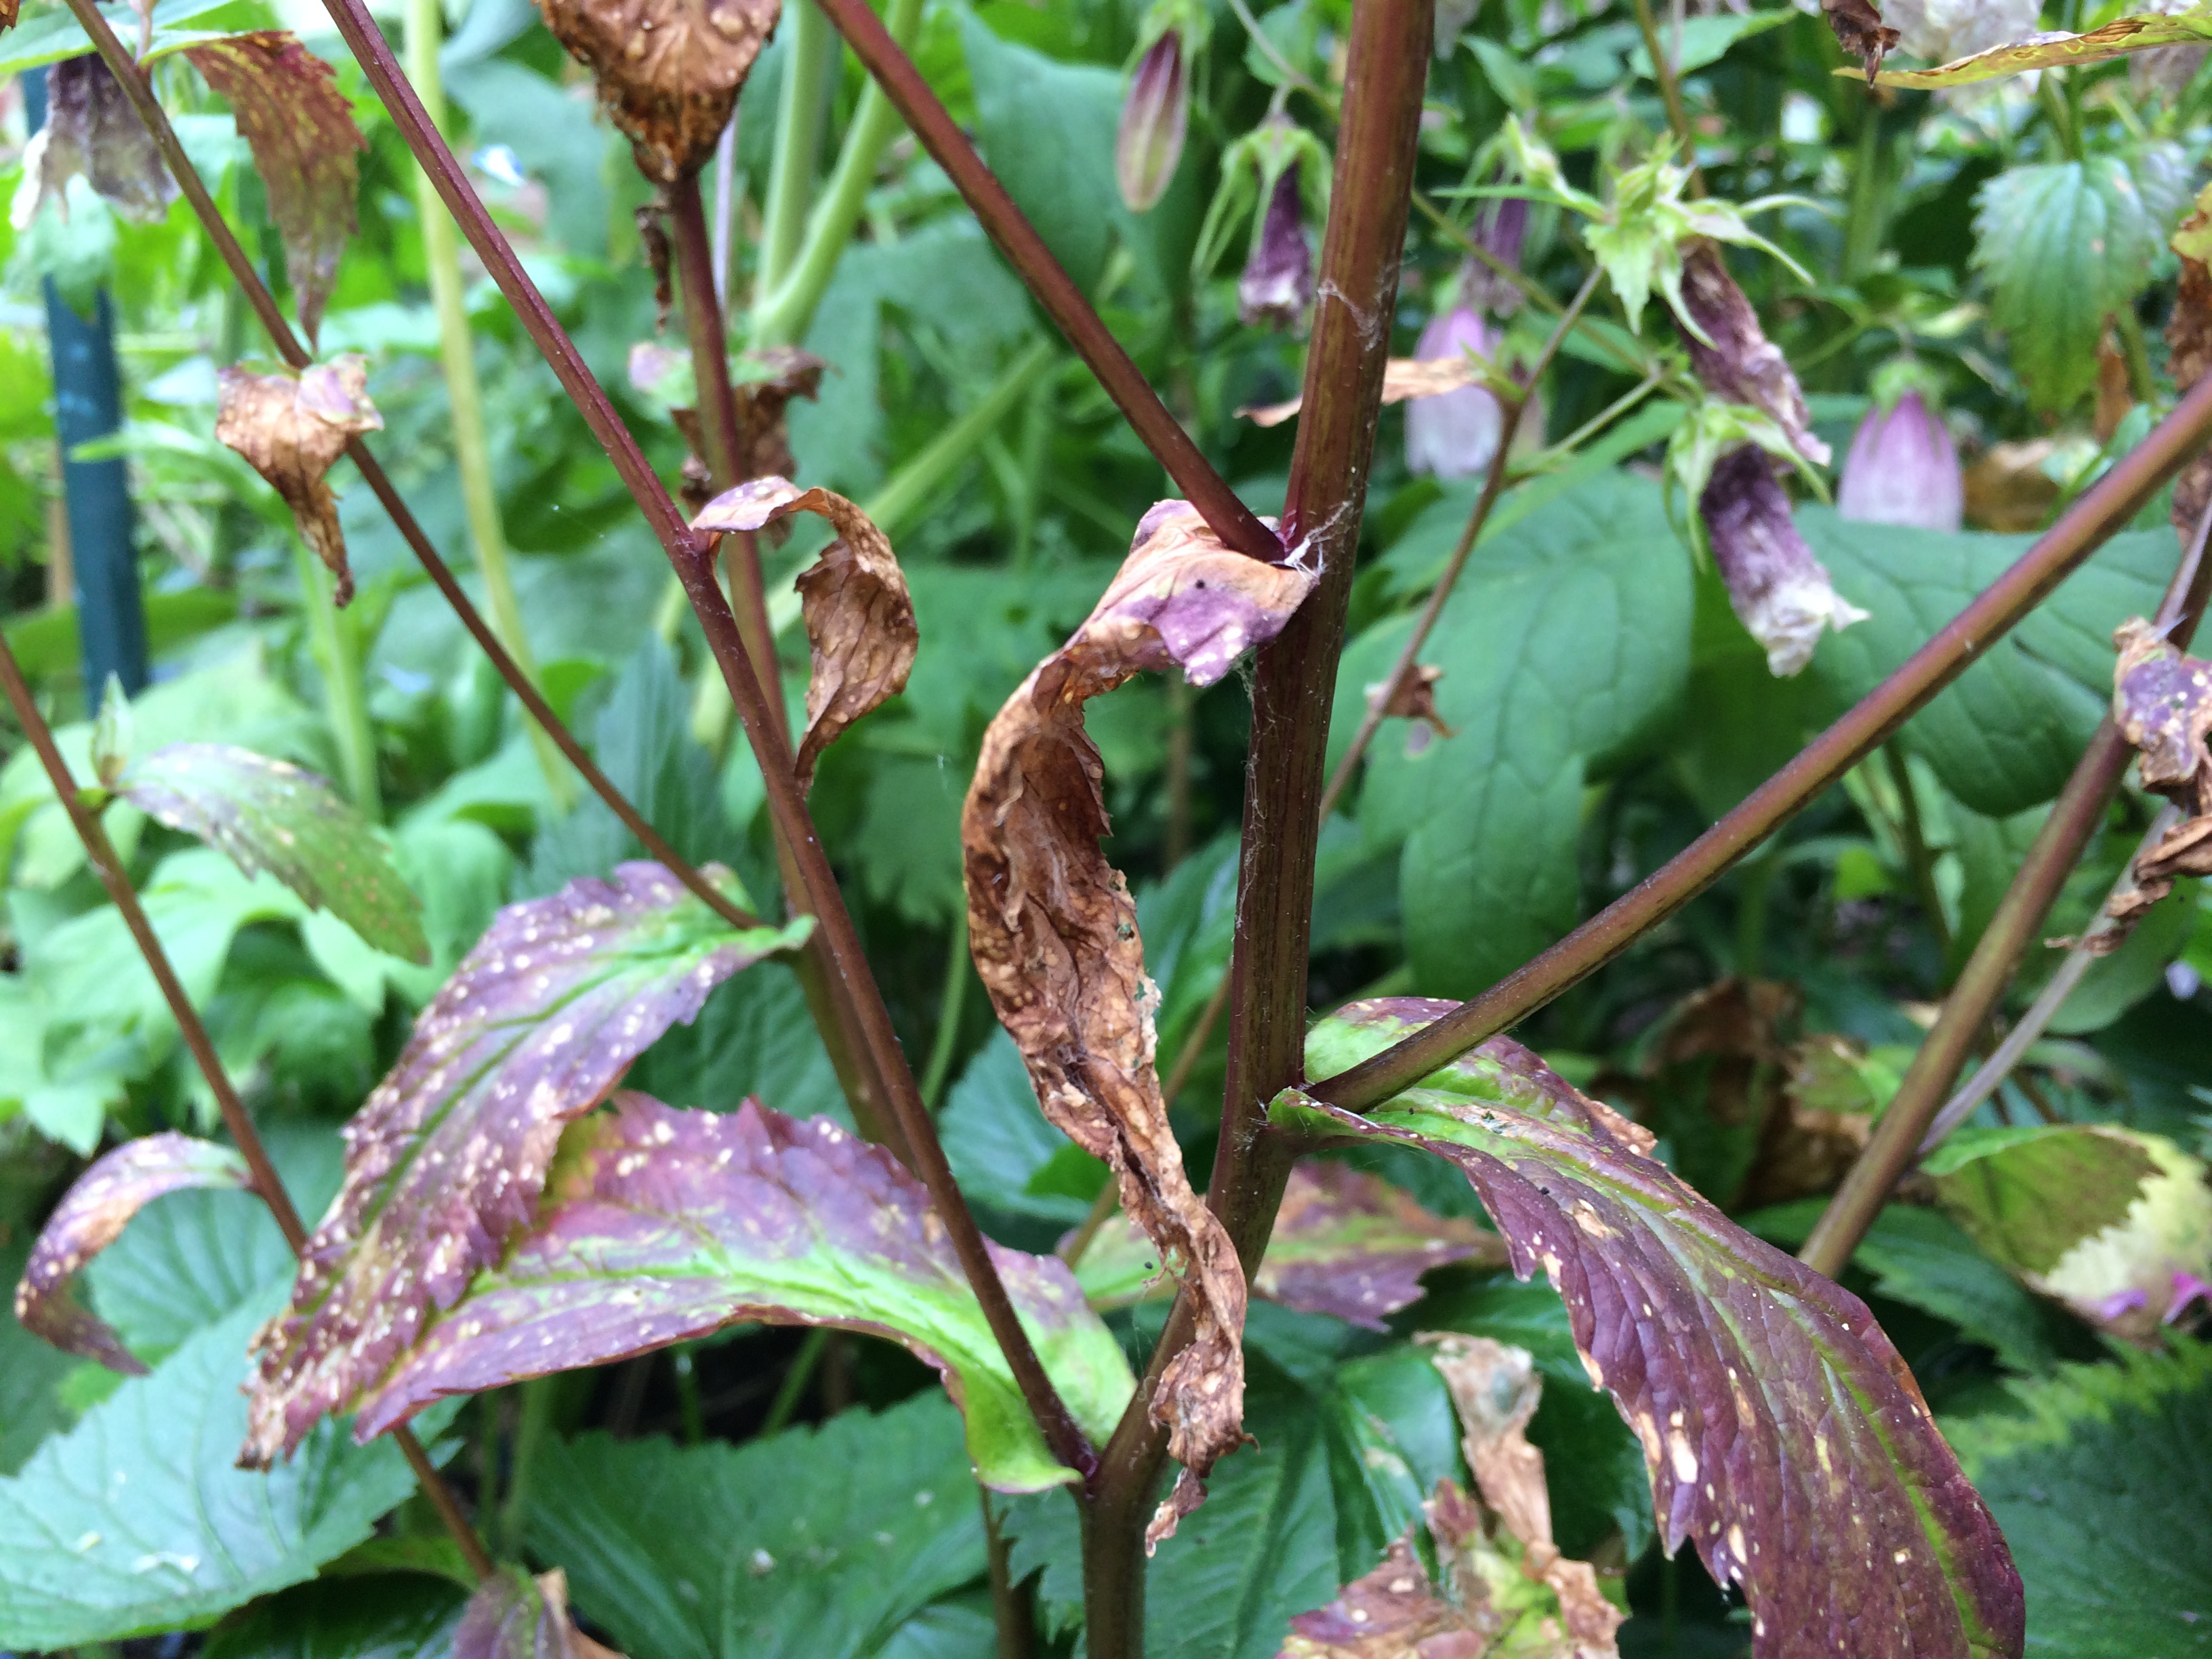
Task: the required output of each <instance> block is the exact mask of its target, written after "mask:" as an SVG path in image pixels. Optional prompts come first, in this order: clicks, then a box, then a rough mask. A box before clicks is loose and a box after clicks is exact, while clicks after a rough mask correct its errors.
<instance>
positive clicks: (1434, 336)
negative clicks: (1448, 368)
mask: <svg viewBox="0 0 2212 1659" xmlns="http://www.w3.org/2000/svg"><path fill="white" fill-rule="evenodd" d="M1491 348H1492V339H1491V335H1490V329H1489V327H1488V325H1486V324H1485V323H1484V322H1483V320H1482V318H1481V316H1480V313H1477V312H1475V311H1474V309H1473V308H1472V307H1469V306H1468V305H1467V304H1465V303H1464V302H1462V303H1461V304H1459V305H1455V306H1454V307H1452V308H1451V309H1450V310H1449V311H1447V312H1444V313H1442V314H1441V315H1439V316H1437V317H1433V318H1431V319H1430V320H1429V325H1428V326H1427V327H1426V328H1425V329H1423V330H1422V331H1421V337H1420V341H1419V343H1418V344H1416V345H1415V346H1414V348H1413V356H1415V357H1416V358H1417V359H1419V361H1421V362H1435V361H1437V359H1439V358H1446V359H1450V360H1453V361H1457V360H1458V359H1459V358H1460V356H1462V354H1464V353H1467V352H1473V353H1474V355H1475V356H1478V357H1487V356H1489V355H1490V352H1491ZM1504 422H1505V414H1504V410H1502V409H1501V408H1499V407H1498V399H1497V398H1495V397H1493V396H1492V394H1491V393H1490V392H1487V391H1486V390H1485V389H1484V388H1482V387H1481V386H1462V387H1461V388H1460V389H1459V390H1458V391H1456V392H1444V393H1443V394H1442V395H1441V396H1438V397H1434V398H1415V399H1413V401H1412V402H1411V403H1409V404H1407V405H1406V469H1407V471H1410V472H1425V473H1427V474H1428V475H1429V476H1430V477H1433V478H1436V479H1438V480H1440V481H1443V482H1446V483H1449V481H1450V480H1452V479H1454V478H1468V477H1475V476H1477V475H1479V474H1480V473H1482V472H1485V471H1488V470H1489V466H1490V464H1491V462H1492V460H1493V459H1496V457H1497V454H1498V435H1499V434H1500V432H1501V431H1503V429H1504Z"/></svg>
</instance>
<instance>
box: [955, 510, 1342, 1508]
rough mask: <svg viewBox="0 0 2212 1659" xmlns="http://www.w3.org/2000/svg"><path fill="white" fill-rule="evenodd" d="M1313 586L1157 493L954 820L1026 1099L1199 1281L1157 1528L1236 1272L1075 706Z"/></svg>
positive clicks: (1237, 1412) (1224, 1403)
mask: <svg viewBox="0 0 2212 1659" xmlns="http://www.w3.org/2000/svg"><path fill="white" fill-rule="evenodd" d="M1313 582H1314V578H1313V574H1312V573H1311V572H1310V571H1307V570H1304V569H1302V568H1298V567H1297V566H1295V565H1267V564H1261V563H1260V562H1258V561H1256V560H1253V559H1248V558H1246V557H1244V556H1243V555H1241V554H1238V553H1235V552H1232V551H1231V550H1229V549H1227V548H1225V547H1224V546H1223V545H1222V544H1221V543H1220V541H1219V539H1218V538H1217V537H1215V536H1214V534H1213V532H1212V531H1210V530H1208V529H1207V528H1206V522H1205V520H1202V519H1201V518H1200V516H1199V515H1198V513H1196V512H1195V511H1194V509H1193V508H1192V507H1189V506H1188V504H1187V503H1185V502H1182V501H1162V502H1160V503H1159V504H1158V505H1157V506H1155V507H1153V508H1152V510H1151V511H1150V512H1148V513H1146V514H1145V516H1144V519H1143V520H1142V521H1141V522H1140V523H1139V525H1138V526H1137V533H1136V537H1135V539H1134V540H1133V542H1132V544H1131V545H1130V549H1129V556H1128V558H1127V560H1126V561H1124V562H1123V563H1122V566H1121V570H1120V571H1119V572H1118V573H1117V574H1115V578H1114V580H1113V581H1112V582H1111V583H1110V584H1109V586H1108V587H1107V589H1106V592H1105V593H1104V595H1103V597H1102V598H1101V599H1099V601H1098V604H1097V606H1096V607H1095V608H1094V609H1093V610H1092V611H1091V615H1090V616H1089V617H1087V618H1086V619H1085V622H1084V623H1083V625H1082V626H1081V627H1080V628H1079V629H1076V631H1075V633H1074V635H1073V636H1072V637H1071V638H1070V639H1069V640H1068V641H1067V643H1066V645H1065V646H1063V647H1061V648H1060V650H1058V651H1056V652H1054V653H1053V654H1052V655H1051V656H1049V657H1047V658H1046V659H1044V660H1043V661H1042V663H1040V664H1038V665H1037V666H1036V669H1035V670H1034V671H1032V672H1031V673H1030V677H1029V678H1027V679H1026V680H1024V681H1023V683H1022V684H1021V685H1020V687H1019V688H1018V690H1016V691H1015V692H1014V695H1013V696H1012V697H1010V698H1008V699H1007V701H1006V707H1005V708H1001V709H1000V711H999V714H998V715H997V717H996V718H995V719H994V720H992V722H991V725H990V727H989V729H988V730H987V732H985V733H984V735H983V746H982V755H981V759H980V760H979V761H978V763H977V764H976V768H975V782H974V784H973V785H972V786H971V787H969V792H968V799H967V803H966V805H965V806H964V808H963V812H962V816H961V826H960V838H961V844H962V848H963V854H964V857H965V861H966V866H967V884H968V920H969V948H970V950H971V951H972V952H973V954H974V957H975V970H976V972H977V974H978V975H980V976H981V979H982V981H983V985H984V988H985V989H986V990H987V991H988V992H989V993H990V996H991V1002H992V1006H993V1007H994V1009H995V1010H996V1012H997V1013H998V1016H999V1021H1000V1024H1003V1025H1004V1026H1005V1027H1006V1030H1008V1032H1010V1033H1011V1034H1012V1036H1013V1039H1014V1042H1015V1044H1016V1046H1017V1047H1018V1048H1020V1049H1021V1051H1022V1058H1023V1060H1024V1063H1025V1064H1026V1065H1027V1066H1028V1067H1029V1073H1030V1082H1031V1084H1032V1085H1034V1086H1035V1088H1036V1095H1037V1101H1038V1103H1039V1104H1040V1106H1042V1109H1043V1110H1044V1114H1045V1115H1046V1116H1047V1117H1048V1118H1049V1119H1050V1120H1051V1121H1053V1122H1054V1124H1055V1125H1057V1126H1058V1127H1060V1129H1061V1130H1062V1131H1063V1132H1064V1133H1066V1134H1067V1135H1068V1137H1069V1138H1070V1139H1073V1140H1074V1141H1075V1143H1076V1144H1077V1145H1078V1146H1081V1147H1082V1148H1083V1149H1084V1150H1085V1152H1090V1153H1091V1155H1092V1156H1093V1157H1096V1158H1103V1159H1104V1160H1105V1162H1106V1163H1107V1164H1109V1166H1111V1167H1112V1169H1113V1170H1114V1172H1115V1177H1116V1179H1117V1180H1118V1182H1120V1187H1121V1206H1122V1208H1123V1209H1124V1210H1125V1211H1126V1212H1127V1213H1128V1214H1129V1215H1130V1216H1131V1217H1132V1218H1134V1219H1135V1220H1136V1221H1137V1223H1138V1224H1139V1225H1140V1226H1142V1227H1143V1228H1144V1229H1145V1231H1146V1233H1147V1234H1149V1235H1150V1236H1151V1237H1152V1240H1153V1242H1154V1243H1156V1244H1158V1246H1159V1248H1160V1249H1162V1250H1164V1251H1165V1252H1166V1253H1167V1254H1166V1259H1167V1261H1169V1262H1170V1265H1172V1266H1173V1267H1175V1268H1176V1271H1177V1272H1178V1273H1181V1274H1182V1275H1183V1277H1184V1279H1185V1280H1186V1282H1187V1283H1188V1285H1190V1287H1191V1289H1192V1291H1193V1292H1194V1297H1193V1301H1194V1309H1195V1312H1196V1316H1197V1334H1196V1337H1195V1339H1194V1340H1193V1342H1192V1343H1191V1345H1190V1346H1188V1348H1186V1349H1185V1350H1184V1351H1183V1352H1182V1354H1180V1355H1179V1356H1177V1358H1176V1360H1175V1361H1174V1363H1173V1364H1170V1366H1169V1367H1168V1369H1167V1370H1166V1371H1165V1372H1164V1374H1163V1375H1162V1376H1161V1378H1160V1381H1159V1385H1158V1389H1157V1391H1156V1392H1155V1393H1154V1395H1153V1396H1152V1401H1151V1411H1152V1418H1153V1420H1155V1421H1156V1422H1158V1423H1160V1424H1163V1425H1165V1426H1166V1428H1167V1429H1168V1431H1169V1449H1170V1451H1171V1452H1172V1453H1173V1455H1175V1457H1176V1460H1177V1461H1178V1462H1181V1463H1182V1465H1183V1466H1184V1471H1185V1473H1184V1475H1183V1477H1182V1480H1179V1481H1178V1482H1177V1485H1176V1496H1175V1498H1172V1499H1170V1503H1169V1504H1165V1505H1163V1507H1162V1510H1161V1512H1160V1513H1159V1514H1158V1516H1155V1517H1154V1520H1153V1524H1152V1534H1151V1535H1152V1537H1153V1538H1154V1539H1155V1541H1157V1539H1158V1538H1160V1537H1164V1536H1166V1535H1167V1534H1168V1533H1170V1532H1171V1531H1172V1530H1173V1529H1174V1525H1175V1518H1176V1516H1177V1515H1178V1514H1181V1513H1188V1510H1189V1509H1190V1508H1192V1507H1194V1505H1195V1504H1196V1503H1197V1502H1198V1500H1199V1498H1200V1495H1201V1494H1200V1488H1199V1486H1198V1485H1197V1482H1198V1480H1200V1479H1202V1478H1203V1476H1204V1474H1205V1472H1206V1470H1207V1469H1209V1468H1212V1465H1213V1462H1214V1460H1215V1459H1217V1458H1218V1457H1219V1456H1220V1455H1222V1454H1223V1453H1225V1452H1226V1451H1228V1450H1230V1449H1231V1448H1232V1447H1234V1446H1235V1445H1237V1443H1238V1441H1239V1439H1240V1438H1241V1437H1242V1433H1243V1431H1242V1429H1241V1428H1240V1426H1239V1425H1240V1423H1241V1421H1242V1419H1243V1393H1244V1376H1243V1353H1242V1350H1241V1346H1240V1340H1241V1336H1242V1333H1243V1324H1244V1298H1245V1285H1244V1275H1243V1271H1242V1269H1241V1268H1240V1267H1239V1266H1238V1264H1237V1253H1236V1250H1235V1249H1233V1248H1232V1247H1231V1243H1230V1242H1229V1236H1228V1234H1227V1233H1226V1232H1225V1231H1224V1230H1223V1228H1222V1226H1221V1224H1220V1223H1219V1222H1218V1220H1217V1219H1215V1218H1214V1215H1213V1212H1212V1211H1211V1210H1209V1209H1207V1208H1206V1205H1205V1203H1204V1202H1203V1201H1202V1200H1200V1197H1199V1195H1198V1194H1196V1193H1195V1192H1194V1191H1193V1190H1192V1188H1191V1185H1190V1180H1189V1177H1188V1175H1186V1174H1185V1172H1184V1170H1183V1164H1182V1150H1181V1149H1180V1148H1179V1147H1178V1146H1176V1139H1175V1134H1174V1132H1173V1131H1172V1130H1171V1129H1170V1127H1169V1126H1168V1116H1167V1104H1166V1103H1165V1102H1164V1100H1163V1099H1162V1098H1161V1095H1160V1083H1159V1076H1158V1072H1157V1071H1156V1069H1155V1067H1154V1054H1153V1047H1154V1042H1155V1036H1154V1032H1153V1029H1152V1009H1153V1006H1154V1005H1155V1004H1156V1003H1157V1001H1158V991H1157V990H1156V989H1155V988H1154V987H1153V986H1152V981H1150V980H1149V979H1147V978H1146V975H1145V962H1144V945H1143V942H1142V940H1140V939H1139V938H1138V935H1137V910H1136V906H1135V904H1134V903H1133V902H1132V901H1131V899H1130V897H1129V890H1128V886H1127V884H1126V883H1125V882H1124V881H1123V880H1122V878H1121V872H1119V871H1117V870H1115V868H1114V866H1112V865H1110V864H1109V863H1108V862H1107V861H1106V859H1105V857H1104V855H1103V854H1101V853H1100V851H1099V850H1098V838H1099V837H1100V836H1103V835H1105V834H1107V833H1108V823H1107V818H1106V806H1105V800H1104V797H1103V793H1102V792H1101V788H1100V785H1101V783H1102V781H1103V775H1104V768H1103V764H1102V763H1101V762H1100V760H1099V757H1098V750H1097V748H1096V747H1095V746H1094V745H1093V744H1092V743H1091V739H1090V738H1089V736H1088V735H1087V734H1086V733H1085V731H1084V728H1083V706H1084V704H1085V702H1087V701H1088V700H1089V699H1091V697H1094V696H1098V695H1099V694H1100V693H1102V692H1105V691H1110V690H1113V689H1114V688H1115V686H1117V685H1120V684H1122V683H1123V682H1124V681H1125V680H1127V679H1128V678H1130V677H1131V676H1132V675H1133V674H1135V673H1137V672H1138V671H1140V670H1143V669H1148V668H1149V669H1167V668H1171V667H1180V668H1182V671H1183V673H1184V675H1185V677H1186V678H1188V680H1189V681H1190V683H1191V684H1194V685H1211V684H1213V683H1214V682H1215V681H1216V680H1218V679H1219V678H1221V677H1222V676H1223V675H1224V674H1225V673H1227V672H1228V671H1229V668H1230V665H1231V664H1232V663H1233V662H1234V661H1235V660H1236V659H1237V657H1238V656H1239V655H1240V654H1241V653H1243V652H1244V651H1245V650H1246V649H1247V648H1249V647H1252V646H1255V645H1258V644H1261V642H1263V641H1267V640H1269V639H1272V638H1273V636H1274V635H1276V634H1277V633H1278V632H1279V631H1280V629H1282V627H1283V624H1284V623H1285V622H1287V621H1288V620H1289V618H1290V616H1291V612H1292V611H1295V610H1297V607H1298V605H1299V604H1300V603H1301V602H1302V601H1303V600H1304V598H1305V596H1306V594H1307V593H1308V592H1310V590H1311V588H1312V586H1313Z"/></svg>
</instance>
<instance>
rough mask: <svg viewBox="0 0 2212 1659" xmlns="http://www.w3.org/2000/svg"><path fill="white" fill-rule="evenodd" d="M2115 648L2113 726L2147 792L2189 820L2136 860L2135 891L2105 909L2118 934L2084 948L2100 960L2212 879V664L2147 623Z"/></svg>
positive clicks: (2101, 936) (2137, 622) (2091, 938)
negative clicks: (2185, 888) (2210, 742)
mask: <svg viewBox="0 0 2212 1659" xmlns="http://www.w3.org/2000/svg"><path fill="white" fill-rule="evenodd" d="M2112 643H2113V644H2114V645H2116V646H2118V647H2119V652H2120V658H2119V661H2118V664H2117V665H2115V666H2114V668H2113V670H2112V720H2113V723H2114V724H2116V725H2117V726H2118V727H2119V728H2120V735H2121V736H2122V737H2124V738H2126V739H2127V740H2128V741H2129V742H2130V744H2134V745H2135V748H2136V756H2137V760H2136V769H2137V771H2138V773H2139V775H2141V777H2142V786H2143V787H2144V788H2146V789H2150V790H2154V791H2156V792H2157V793H2160V794H2161V795H2164V796H2165V797H2166V799H2168V800H2170V801H2172V803H2173V804H2174V805H2176V806H2178V807H2179V808H2180V809H2181V811H2182V814H2183V816H2182V819H2181V822H2180V823H2177V824H2175V825H2174V826H2173V827H2172V829H2168V830H2167V831H2166V833H2165V834H2164V835H2163V836H2160V837H2159V840H2158V842H2157V844H2156V845H2154V846H2153V847H2152V848H2150V849H2149V850H2148V851H2147V852H2143V853H2139V854H2136V861H2135V866H2134V871H2133V875H2134V882H2133V884H2132V885H2130V887H2128V888H2127V889H2126V890H2123V891H2121V892H2118V893H2115V894H2114V895H2113V896H2112V899H2111V901H2110V902H2108V903H2107V904H2106V907H2105V914H2106V915H2108V916H2110V917H2111V918H2112V921H2113V922H2114V923H2115V924H2116V926H2114V927H2111V928H2109V929H2106V931H2104V932H2102V933H2092V934H2090V935H2088V936H2087V938H2086V939H2084V940H2083V941H2082V943H2083V944H2085V945H2087V948H2088V949H2089V950H2091V951H2093V952H2095V953H2096V954H2097V955H2099V956H2106V955H2109V954H2110V953H2111V952H2112V951H2117V950H2118V949H2119V947H2120V945H2121V942H2122V941H2123V940H2124V939H2126V938H2127V936H2128V934H2129V933H2130V931H2132V930H2133V928H2134V927H2135V925H2136V923H2137V922H2138V921H2142V918H2143V917H2144V916H2145V915H2148V914H2149V912H2150V909H2151V907H2152V906H2153V905H2154V904H2156V903H2157V902H2159V901H2160V899H2162V898H2164V897H2165V896H2166V895H2167V894H2168V893H2171V892H2172V890H2173V884H2174V883H2175V882H2176V881H2178V880H2179V879H2180V878H2182V877H2184V876H2203V875H2212V751H2208V750H2206V748H2205V741H2204V740H2205V734H2206V733H2207V732H2212V662H2207V661H2205V660H2204V659H2203V658H2201V657H2189V656H2184V655H2183V654H2182V653H2181V651H2180V650H2179V647H2175V646H2172V645H2169V644H2168V643H2166V638H2165V635H2164V633H2163V631H2162V630H2160V629H2154V628H2153V627H2152V626H2151V625H2150V624H2149V623H2147V622H2145V621H2144V620H2143V619H2142V617H2131V618H2130V619H2129V620H2128V621H2126V622H2124V623H2121V624H2120V625H2119V627H2118V629H2115V630H2114V632H2113V635H2112Z"/></svg>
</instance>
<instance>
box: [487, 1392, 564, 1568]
mask: <svg viewBox="0 0 2212 1659" xmlns="http://www.w3.org/2000/svg"><path fill="white" fill-rule="evenodd" d="M558 1386H559V1379H558V1378H557V1377H551V1376H534V1377H532V1378H531V1379H530V1381H529V1382H527V1383H523V1384H522V1385H521V1387H520V1390H519V1392H520V1394H521V1395H522V1409H521V1412H520V1414H519V1415H518V1417H517V1419H516V1420H515V1425H514V1446H513V1450H512V1451H511V1452H510V1453H509V1466H508V1468H507V1498H506V1501H505V1502H503V1503H502V1504H501V1505H500V1506H499V1525H498V1527H497V1528H496V1529H495V1538H496V1540H497V1542H498V1545H499V1548H500V1553H501V1554H502V1555H505V1556H507V1557H509V1558H513V1557H515V1556H519V1555H520V1554H521V1553H522V1524H523V1522H524V1520H525V1519H526V1517H527V1516H528V1514H529V1504H530V1486H531V1477H532V1474H533V1472H534V1471H535V1470H536V1468H537V1466H538V1453H539V1452H540V1451H541V1450H542V1449H543V1448H544V1444H545V1437H546V1436H547V1434H549V1433H550V1432H551V1431H552V1427H553V1398H554V1390H555V1389H556V1388H557V1387H558Z"/></svg>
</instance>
